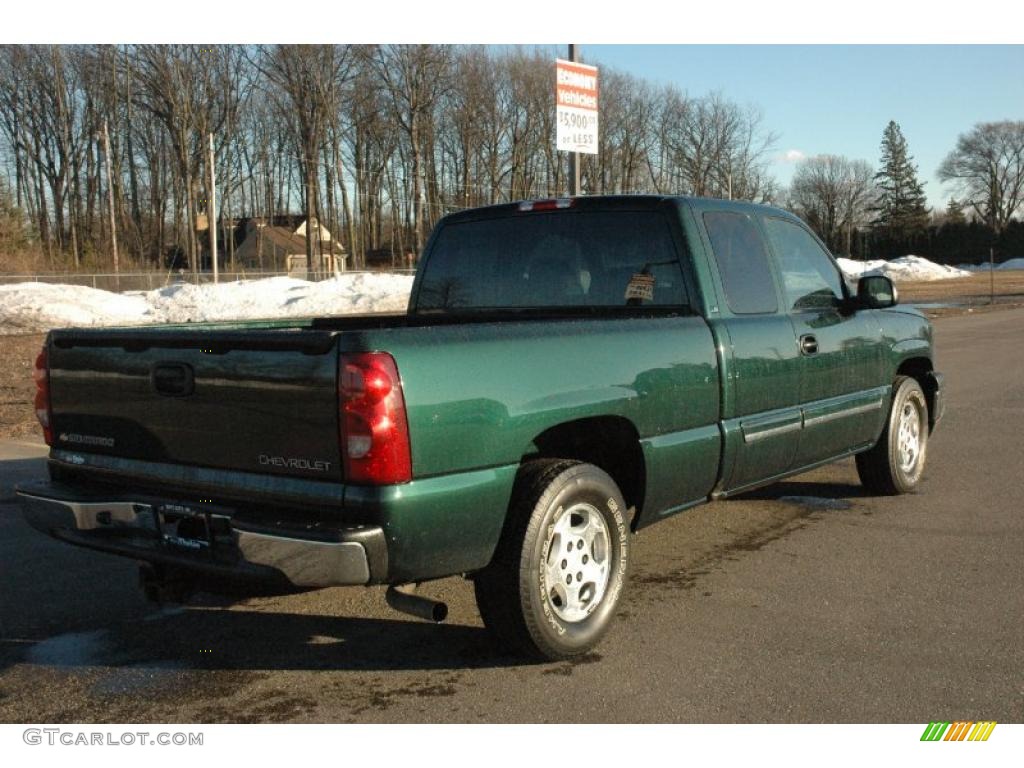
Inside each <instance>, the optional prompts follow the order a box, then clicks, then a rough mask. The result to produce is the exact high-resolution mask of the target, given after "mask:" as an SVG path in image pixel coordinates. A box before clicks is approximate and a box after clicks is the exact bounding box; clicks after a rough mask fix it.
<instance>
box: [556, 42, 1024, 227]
mask: <svg viewBox="0 0 1024 768" xmlns="http://www.w3.org/2000/svg"><path fill="white" fill-rule="evenodd" d="M580 50H581V56H582V59H583V61H586V62H588V63H591V64H597V65H598V66H602V65H603V66H607V67H611V68H613V69H615V70H618V71H621V72H628V73H630V74H633V75H636V76H638V77H642V78H644V79H647V80H650V81H653V82H656V83H674V84H675V85H677V86H678V87H679V88H680V89H682V90H684V91H686V92H688V93H689V94H690V95H692V96H700V95H704V94H706V93H709V92H711V91H719V92H721V93H722V95H724V96H725V97H726V98H728V99H730V100H732V101H736V102H738V103H740V104H743V105H746V104H753V105H756V106H757V107H759V108H760V109H761V110H762V114H763V120H764V123H763V124H764V127H765V128H766V129H767V130H769V131H771V132H772V133H774V134H777V135H778V141H777V142H776V145H775V148H774V150H773V152H772V163H771V170H772V172H773V174H774V175H775V177H776V178H777V179H778V180H779V182H780V183H781V184H783V185H788V184H789V181H790V179H791V177H792V174H793V170H794V169H795V167H796V161H797V160H798V159H799V158H800V157H803V156H812V155H818V154H835V155H845V156H846V157H849V158H851V159H860V160H867V161H868V162H869V163H871V165H872V166H873V167H874V168H876V170H877V168H878V165H879V158H880V154H881V150H880V143H881V140H882V131H883V130H884V129H885V126H886V125H887V124H888V122H889V121H890V120H895V121H896V122H897V123H899V124H900V127H901V129H902V130H903V135H904V136H905V137H906V139H907V143H908V146H909V148H910V153H911V154H912V155H913V157H914V162H915V163H916V164H917V166H918V172H919V175H918V178H919V179H920V180H921V181H923V182H925V192H926V194H927V195H928V201H929V204H930V205H932V206H936V207H941V208H944V207H945V205H946V201H947V200H948V199H949V197H950V196H952V193H953V188H952V187H950V186H949V185H944V184H942V183H940V182H939V180H938V178H937V176H936V175H935V174H936V170H937V168H938V166H939V164H940V163H941V162H942V160H943V158H945V156H946V155H947V154H948V153H949V152H950V151H951V150H952V149H953V148H954V147H955V146H956V141H957V137H958V136H959V135H960V134H962V133H965V132H967V131H969V130H970V129H971V128H972V126H974V125H975V124H976V123H979V122H991V121H997V120H1024V46H1022V45H1016V46H1008V45H586V44H581V46H580ZM559 53H561V55H562V56H563V57H564V56H565V55H566V53H565V52H559Z"/></svg>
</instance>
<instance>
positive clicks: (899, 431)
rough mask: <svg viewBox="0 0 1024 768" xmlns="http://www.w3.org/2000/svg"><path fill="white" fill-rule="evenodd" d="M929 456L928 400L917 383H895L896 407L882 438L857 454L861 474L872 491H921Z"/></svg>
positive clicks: (907, 380) (901, 380)
mask: <svg viewBox="0 0 1024 768" xmlns="http://www.w3.org/2000/svg"><path fill="white" fill-rule="evenodd" d="M927 454H928V401H927V400H925V396H924V391H923V390H922V389H921V385H920V384H918V383H917V381H916V380H914V379H912V378H910V377H908V376H900V377H898V378H897V379H896V381H895V382H894V383H893V396H892V408H891V409H890V410H889V419H888V421H887V422H886V425H885V429H884V430H883V431H882V437H881V438H880V439H879V441H878V443H877V444H876V445H875V447H874V448H872V449H871V450H869V451H865V452H864V453H859V454H857V474H858V475H859V476H860V481H861V482H862V483H863V484H864V487H866V488H867V489H868V490H870V491H873V492H874V493H879V494H885V495H890V496H891V495H895V494H900V493H910V492H911V491H914V490H916V489H917V486H918V484H919V483H920V482H921V476H922V474H924V463H925V459H926V458H927Z"/></svg>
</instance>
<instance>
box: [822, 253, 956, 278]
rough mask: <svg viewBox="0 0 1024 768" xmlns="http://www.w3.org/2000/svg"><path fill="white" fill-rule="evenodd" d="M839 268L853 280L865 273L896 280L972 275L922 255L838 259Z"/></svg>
mask: <svg viewBox="0 0 1024 768" xmlns="http://www.w3.org/2000/svg"><path fill="white" fill-rule="evenodd" d="M837 261H838V262H839V268H840V269H842V270H843V272H845V273H846V275H847V276H848V277H850V278H851V279H853V280H856V279H857V278H859V277H861V276H863V275H885V276H886V277H888V278H889V279H891V280H894V281H897V282H899V281H911V280H947V279H949V278H951V277H970V275H971V273H970V272H968V271H967V270H966V269H958V268H957V267H949V266H946V265H945V264H936V263H935V262H934V261H929V260H928V259H926V258H924V257H922V256H901V257H900V258H898V259H892V260H891V261H884V260H883V259H875V260H873V261H854V260H853V259H842V258H841V259H838V260H837Z"/></svg>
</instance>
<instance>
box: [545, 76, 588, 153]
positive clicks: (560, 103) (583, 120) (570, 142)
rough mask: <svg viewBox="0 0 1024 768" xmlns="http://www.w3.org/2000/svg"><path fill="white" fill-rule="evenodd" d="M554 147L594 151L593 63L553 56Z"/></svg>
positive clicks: (572, 150)
mask: <svg viewBox="0 0 1024 768" xmlns="http://www.w3.org/2000/svg"><path fill="white" fill-rule="evenodd" d="M555 117H556V120H557V124H558V130H557V132H556V138H555V147H556V148H557V149H559V150H562V151H564V152H582V153H584V154H587V155H596V154H597V67H591V66H588V65H586V64H578V63H577V62H574V61H565V60H564V59H555Z"/></svg>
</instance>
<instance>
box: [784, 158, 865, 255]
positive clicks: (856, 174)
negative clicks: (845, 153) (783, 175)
mask: <svg viewBox="0 0 1024 768" xmlns="http://www.w3.org/2000/svg"><path fill="white" fill-rule="evenodd" d="M873 178H874V173H873V171H872V168H871V166H870V165H869V164H868V163H867V162H865V161H863V160H849V159H848V158H845V157H841V156H838V155H819V156H817V157H810V158H807V159H806V160H803V161H802V162H801V163H800V165H799V166H798V167H797V169H796V172H795V173H794V174H793V182H792V185H791V187H790V205H791V206H792V207H793V208H794V209H795V210H796V211H797V212H798V213H799V214H800V215H801V216H802V217H803V218H804V220H805V221H807V223H808V224H809V225H810V226H811V227H812V228H813V229H814V230H815V231H816V232H817V233H818V235H819V236H820V237H821V239H822V240H824V241H825V243H826V245H828V247H829V248H830V249H831V250H832V251H834V252H836V253H838V252H840V251H841V252H843V253H847V254H848V253H850V250H851V245H852V243H851V241H852V237H853V230H854V229H855V228H856V227H858V226H861V225H863V224H866V223H867V221H868V219H869V214H870V206H871V203H872V201H873V199H874V181H873Z"/></svg>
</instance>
